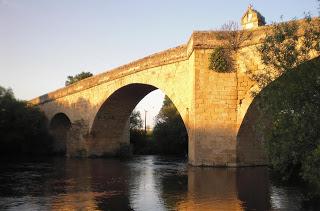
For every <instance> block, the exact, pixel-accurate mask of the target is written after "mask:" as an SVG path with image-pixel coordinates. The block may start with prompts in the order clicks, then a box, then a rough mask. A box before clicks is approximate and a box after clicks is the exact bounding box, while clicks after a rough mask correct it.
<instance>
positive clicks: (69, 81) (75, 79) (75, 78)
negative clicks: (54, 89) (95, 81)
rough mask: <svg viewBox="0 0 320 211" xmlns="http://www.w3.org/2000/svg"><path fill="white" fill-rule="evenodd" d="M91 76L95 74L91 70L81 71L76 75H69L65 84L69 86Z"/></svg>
mask: <svg viewBox="0 0 320 211" xmlns="http://www.w3.org/2000/svg"><path fill="white" fill-rule="evenodd" d="M91 76H93V74H92V73H90V72H81V73H79V74H77V75H75V76H68V78H67V80H66V82H65V85H66V86H68V85H70V84H73V83H76V82H78V81H81V80H83V79H85V78H88V77H91Z"/></svg>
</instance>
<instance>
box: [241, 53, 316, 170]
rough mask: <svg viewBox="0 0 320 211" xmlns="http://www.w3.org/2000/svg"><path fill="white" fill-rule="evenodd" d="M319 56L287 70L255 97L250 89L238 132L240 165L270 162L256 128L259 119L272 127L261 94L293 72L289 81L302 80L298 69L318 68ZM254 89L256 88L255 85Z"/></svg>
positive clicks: (296, 81)
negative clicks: (262, 108) (261, 106)
mask: <svg viewBox="0 0 320 211" xmlns="http://www.w3.org/2000/svg"><path fill="white" fill-rule="evenodd" d="M319 58H320V57H316V58H314V59H312V60H309V61H307V62H305V63H302V64H300V65H299V66H297V67H295V68H294V69H292V70H290V71H287V72H286V73H285V74H282V75H281V76H280V77H278V78H276V79H275V80H273V81H271V82H270V83H269V84H268V85H267V86H266V87H264V88H263V89H262V90H260V92H259V93H258V94H257V95H256V96H255V97H252V94H251V90H248V92H247V94H246V97H245V98H244V99H245V100H246V101H247V102H246V103H247V106H248V107H247V109H246V110H245V114H244V115H243V118H242V119H241V118H240V120H242V121H241V125H240V126H239V130H238V134H237V159H238V163H239V164H240V165H241V164H246V165H259V164H267V163H268V158H267V154H266V151H265V148H264V143H265V140H264V136H263V133H262V131H261V129H258V130H257V129H255V126H256V125H257V124H259V122H258V121H263V125H264V127H265V128H267V129H268V128H270V127H271V125H270V119H269V118H268V116H269V115H270V114H266V113H262V112H261V111H260V110H259V104H260V103H261V101H260V98H259V96H261V95H264V94H265V93H267V92H270V91H273V90H274V88H276V89H279V84H283V83H285V81H286V78H287V79H288V78H289V76H290V77H291V76H293V74H294V77H291V80H288V81H290V83H298V82H299V81H301V80H300V77H299V74H296V73H299V72H297V71H300V74H301V73H302V71H306V70H309V68H316V65H318V64H319ZM317 62H318V63H317ZM293 78H295V79H294V80H292V79H293ZM294 81H295V82H294ZM280 88H281V86H280ZM252 89H254V90H256V89H255V87H253V88H252ZM279 90H283V89H279Z"/></svg>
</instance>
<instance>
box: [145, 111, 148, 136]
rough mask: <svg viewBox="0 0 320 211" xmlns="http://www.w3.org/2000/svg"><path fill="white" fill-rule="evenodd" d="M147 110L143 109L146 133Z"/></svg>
mask: <svg viewBox="0 0 320 211" xmlns="http://www.w3.org/2000/svg"><path fill="white" fill-rule="evenodd" d="M147 112H148V111H147V110H144V132H145V133H146V134H147Z"/></svg>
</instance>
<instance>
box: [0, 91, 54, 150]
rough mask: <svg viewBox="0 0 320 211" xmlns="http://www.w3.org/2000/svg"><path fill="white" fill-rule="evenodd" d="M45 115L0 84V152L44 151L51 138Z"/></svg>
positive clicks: (50, 145)
mask: <svg viewBox="0 0 320 211" xmlns="http://www.w3.org/2000/svg"><path fill="white" fill-rule="evenodd" d="M46 125H47V120H46V117H45V115H44V114H43V113H42V112H40V111H39V109H38V108H36V107H31V106H28V105H27V103H26V102H24V101H20V100H17V99H15V97H14V94H13V92H12V90H11V89H5V88H3V87H0V146H1V147H0V155H1V156H8V155H13V156H19V155H48V154H51V153H52V151H51V150H52V139H51V137H50V135H49V133H48V131H47V128H46Z"/></svg>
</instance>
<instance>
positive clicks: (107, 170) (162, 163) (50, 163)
mask: <svg viewBox="0 0 320 211" xmlns="http://www.w3.org/2000/svg"><path fill="white" fill-rule="evenodd" d="M301 209H302V208H301V194H300V192H299V191H298V190H297V189H295V188H283V187H276V186H275V185H273V184H272V183H271V182H270V179H269V175H268V170H267V169H266V168H265V167H255V168H238V169H235V168H197V167H190V166H188V165H187V163H186V161H184V160H182V159H179V158H173V157H161V156H137V157H134V158H132V159H130V160H128V161H120V160H111V159H83V160H81V159H78V160H77V159H63V158H60V159H57V158H56V159H50V160H42V161H21V160H20V161H14V162H13V161H2V162H1V165H0V210H117V211H118V210H120V211H121V210H301Z"/></svg>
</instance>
